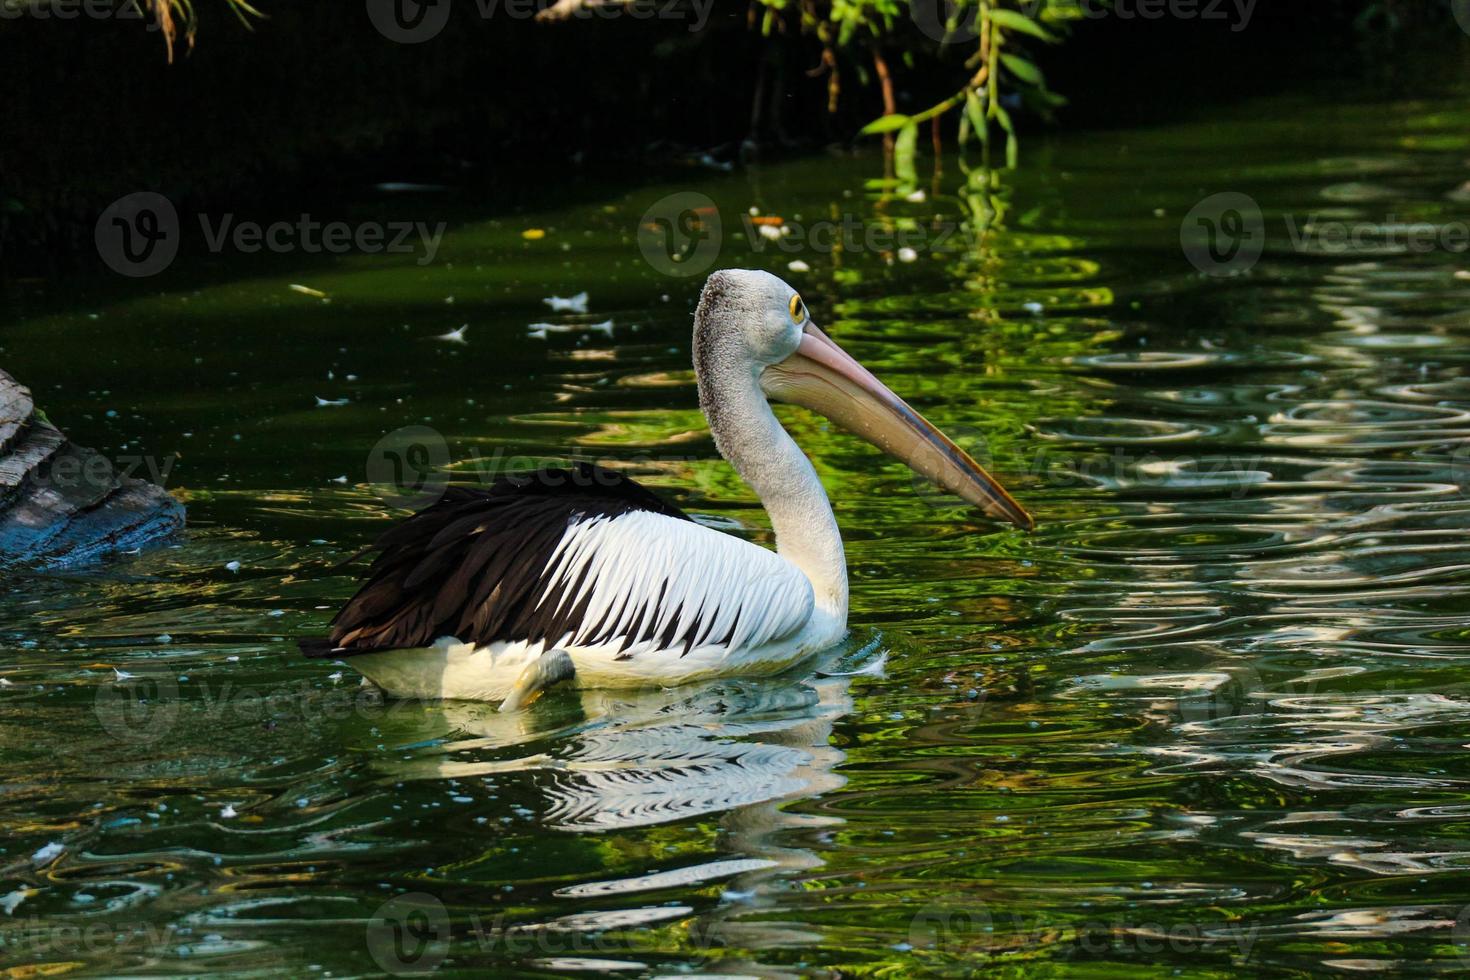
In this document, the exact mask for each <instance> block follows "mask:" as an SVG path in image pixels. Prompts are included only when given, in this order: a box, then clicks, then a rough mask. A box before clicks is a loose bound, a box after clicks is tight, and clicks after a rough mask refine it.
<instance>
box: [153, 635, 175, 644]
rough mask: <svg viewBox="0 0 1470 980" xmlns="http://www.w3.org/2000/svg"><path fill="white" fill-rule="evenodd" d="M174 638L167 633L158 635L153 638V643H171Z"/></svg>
mask: <svg viewBox="0 0 1470 980" xmlns="http://www.w3.org/2000/svg"><path fill="white" fill-rule="evenodd" d="M173 641H174V638H173V637H172V636H169V635H168V634H167V633H160V634H158V635H157V636H155V637H154V638H153V642H154V643H172V642H173Z"/></svg>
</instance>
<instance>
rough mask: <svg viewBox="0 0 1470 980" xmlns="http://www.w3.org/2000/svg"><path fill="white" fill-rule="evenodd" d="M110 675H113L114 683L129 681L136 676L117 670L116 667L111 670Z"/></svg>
mask: <svg viewBox="0 0 1470 980" xmlns="http://www.w3.org/2000/svg"><path fill="white" fill-rule="evenodd" d="M112 673H113V675H114V676H113V680H116V681H130V680H132V679H133V678H134V677H136V676H138V675H137V674H130V673H128V672H127V671H125V670H118V669H117V668H116V667H114V668H112Z"/></svg>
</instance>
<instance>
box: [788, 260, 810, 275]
mask: <svg viewBox="0 0 1470 980" xmlns="http://www.w3.org/2000/svg"><path fill="white" fill-rule="evenodd" d="M786 268H788V269H790V270H791V271H792V272H811V271H812V267H811V266H809V265H807V264H806V263H805V262H803V261H802V260H801V259H792V260H791V261H790V263H788V264H787V266H786Z"/></svg>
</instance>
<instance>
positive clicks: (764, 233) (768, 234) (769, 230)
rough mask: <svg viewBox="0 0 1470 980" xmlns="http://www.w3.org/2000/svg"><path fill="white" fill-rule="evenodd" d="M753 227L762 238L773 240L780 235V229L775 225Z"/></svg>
mask: <svg viewBox="0 0 1470 980" xmlns="http://www.w3.org/2000/svg"><path fill="white" fill-rule="evenodd" d="M755 227H756V231H758V232H759V233H760V236H761V237H762V238H768V239H770V240H771V241H773V242H774V241H775V240H776V239H778V238H780V237H781V229H780V228H777V227H776V226H775V225H756V226H755Z"/></svg>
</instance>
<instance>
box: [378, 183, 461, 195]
mask: <svg viewBox="0 0 1470 980" xmlns="http://www.w3.org/2000/svg"><path fill="white" fill-rule="evenodd" d="M373 189H374V190H377V191H382V192H383V193H384V194H438V193H440V192H441V191H447V190H449V188H448V187H446V186H445V185H444V184H415V183H413V182H412V181H407V180H385V181H383V182H382V183H381V184H374V185H373Z"/></svg>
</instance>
